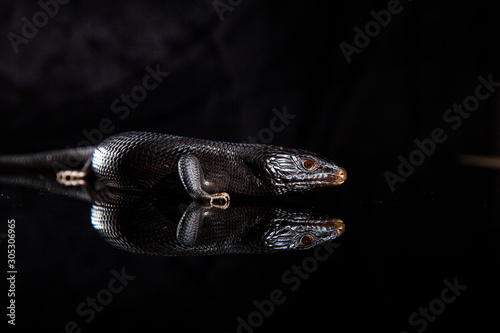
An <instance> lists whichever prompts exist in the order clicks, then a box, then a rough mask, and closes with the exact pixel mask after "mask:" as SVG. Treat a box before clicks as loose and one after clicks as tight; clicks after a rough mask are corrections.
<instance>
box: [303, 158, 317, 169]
mask: <svg viewBox="0 0 500 333" xmlns="http://www.w3.org/2000/svg"><path fill="white" fill-rule="evenodd" d="M302 165H303V166H304V168H305V169H306V170H313V169H315V168H316V163H314V161H313V160H303V161H302Z"/></svg>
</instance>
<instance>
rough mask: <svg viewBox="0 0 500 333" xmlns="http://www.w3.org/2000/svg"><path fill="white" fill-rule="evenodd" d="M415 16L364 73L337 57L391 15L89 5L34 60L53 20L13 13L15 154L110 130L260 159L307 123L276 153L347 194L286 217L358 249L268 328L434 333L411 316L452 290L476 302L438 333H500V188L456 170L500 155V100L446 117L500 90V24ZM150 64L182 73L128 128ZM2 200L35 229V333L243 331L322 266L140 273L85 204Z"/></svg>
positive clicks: (6, 18) (390, 35) (38, 198)
mask: <svg viewBox="0 0 500 333" xmlns="http://www.w3.org/2000/svg"><path fill="white" fill-rule="evenodd" d="M401 5H402V7H403V10H402V12H401V13H400V14H397V15H394V16H392V19H391V22H390V24H389V25H388V26H387V27H385V28H382V29H381V32H380V33H379V34H378V35H376V36H375V37H373V38H371V41H370V43H369V45H368V46H367V47H365V48H363V49H362V50H361V52H360V53H359V54H354V55H353V56H352V62H350V63H348V62H347V61H346V59H345V57H344V55H343V54H342V51H341V49H340V47H339V44H340V43H341V42H347V43H350V44H352V43H353V40H354V38H355V32H354V30H353V28H354V27H356V26H358V27H360V28H362V29H363V28H364V26H365V25H366V23H368V22H369V21H371V20H373V17H372V15H371V14H370V11H371V10H375V11H379V10H382V9H385V8H387V1H345V2H334V3H330V2H326V1H323V2H321V1H312V2H304V1H273V2H270V1H255V0H243V1H242V2H241V4H239V5H237V6H235V7H234V9H233V11H232V12H229V11H228V12H225V13H224V20H223V21H221V20H220V18H219V16H218V15H217V12H216V10H215V9H214V7H213V5H212V2H211V1H106V2H99V1H76V0H73V1H71V2H70V3H69V4H67V5H64V6H60V8H59V12H58V13H57V14H56V15H55V16H54V17H53V18H50V20H49V22H48V23H47V24H46V26H44V27H42V28H40V30H39V32H38V33H37V35H36V36H34V37H33V38H31V39H29V41H28V43H27V44H21V45H19V52H18V53H16V52H15V51H14V49H13V47H12V45H11V43H10V42H9V39H8V37H7V36H8V34H9V33H11V32H13V33H16V34H18V35H21V31H22V27H23V22H22V21H21V18H22V17H23V16H26V17H28V18H29V19H30V21H32V20H31V18H32V16H33V14H34V13H36V12H37V11H39V10H40V7H39V5H37V4H36V3H35V2H32V1H2V2H1V6H0V110H1V111H0V114H1V115H2V121H1V124H0V130H1V133H2V134H1V138H2V140H0V152H1V153H2V154H7V153H22V152H35V151H42V150H50V149H57V148H64V147H66V146H67V145H69V146H76V145H78V144H79V143H81V142H82V140H85V139H86V138H85V135H84V134H83V131H84V130H86V131H91V130H94V129H97V128H99V123H100V121H101V120H102V119H103V118H109V119H110V120H111V122H112V124H113V126H114V129H113V131H112V132H111V133H108V134H106V136H107V135H111V134H113V133H119V132H124V131H128V130H144V131H156V132H163V133H169V134H176V135H183V136H191V137H198V138H206V139H214V140H223V141H233V142H242V141H247V140H248V138H249V136H257V135H258V133H259V132H260V131H262V129H263V128H269V127H270V121H271V119H272V118H273V116H274V113H273V111H272V110H273V108H277V109H278V110H283V108H284V107H286V110H287V112H288V113H291V114H294V115H296V117H295V118H294V119H292V120H290V123H289V124H288V125H287V126H286V127H285V128H284V130H283V131H281V132H278V133H274V135H273V138H272V141H271V142H270V143H272V144H275V145H282V146H287V147H294V148H306V149H310V150H313V151H315V152H318V153H320V154H322V155H324V156H328V157H330V158H332V159H333V160H334V161H336V162H338V164H339V165H341V166H343V167H345V168H346V170H347V172H348V176H349V179H348V181H347V182H346V183H345V184H343V185H342V186H341V187H339V188H335V189H332V190H328V191H325V192H319V193H314V194H311V195H304V196H295V197H292V198H290V199H288V200H291V201H295V202H297V203H300V204H302V205H305V206H312V207H313V208H315V209H319V210H322V211H325V212H327V213H329V214H331V215H336V216H338V217H340V218H342V219H343V220H344V222H345V223H346V233H345V234H344V235H343V236H342V237H341V238H340V239H339V240H338V241H336V242H337V243H338V244H340V246H339V247H338V249H336V250H335V252H334V253H333V254H332V256H331V257H330V258H329V259H328V261H325V262H322V263H320V265H319V267H318V269H317V270H316V271H315V272H314V273H312V274H311V276H310V278H308V279H307V280H304V281H303V282H302V284H301V286H300V288H299V289H298V290H297V291H294V292H287V294H286V297H287V301H286V302H285V303H284V304H282V305H279V306H277V308H276V310H275V312H274V314H273V315H272V316H270V317H269V318H266V319H265V321H264V323H263V324H262V325H261V326H260V327H258V328H256V329H255V330H256V331H260V332H267V331H271V330H276V329H280V330H290V331H303V330H307V329H311V330H320V329H324V330H325V331H337V332H344V331H345V332H350V331H360V330H362V329H363V330H368V329H370V330H371V329H380V330H384V331H387V332H389V331H392V332H401V331H405V330H406V331H408V332H416V331H417V330H416V328H419V327H420V326H418V327H412V326H411V325H410V323H409V322H408V317H409V316H410V315H411V314H412V313H413V312H415V311H418V309H419V307H421V306H422V307H425V306H428V305H429V303H430V302H431V301H432V300H434V299H436V298H439V297H440V295H441V291H442V290H443V288H444V287H445V285H444V283H443V280H444V279H448V280H450V281H453V279H454V278H457V279H458V281H459V283H460V284H464V285H467V286H468V287H467V289H466V290H465V291H463V293H462V295H460V296H459V297H458V298H457V300H456V301H455V302H453V303H452V304H450V305H447V306H446V308H445V311H444V312H443V314H441V315H439V316H438V318H437V319H436V320H435V321H434V322H432V323H429V325H428V327H427V329H426V331H429V332H431V331H439V332H443V331H450V330H452V329H456V328H464V327H466V328H470V329H472V328H473V329H477V330H479V329H483V330H485V329H489V328H493V327H496V325H494V324H495V322H496V320H495V318H496V315H497V313H498V305H497V303H498V296H499V295H498V281H499V280H498V278H499V276H498V266H499V265H498V260H499V254H500V248H499V245H498V244H499V241H500V229H499V225H498V220H499V219H498V217H499V213H498V202H499V201H498V200H499V196H498V190H499V177H498V171H495V170H488V169H483V168H476V167H470V166H464V165H461V164H460V163H458V158H459V156H460V154H475V155H498V154H499V153H500V136H499V130H500V123H499V121H500V117H499V113H498V106H499V105H498V104H499V96H500V95H499V94H498V92H497V93H495V94H492V96H491V97H490V98H488V99H487V100H486V101H484V102H481V104H480V106H479V108H478V110H477V111H475V112H474V113H472V114H471V116H470V117H469V118H467V119H465V120H464V121H463V123H462V125H461V126H460V127H459V128H458V129H457V130H453V129H451V127H450V125H449V124H446V123H445V122H444V121H443V114H444V113H445V111H446V110H447V109H448V108H450V107H452V106H453V104H455V103H462V102H463V101H464V99H465V98H466V97H467V96H469V95H473V94H474V92H475V88H476V86H477V85H478V83H479V81H478V79H477V78H478V76H480V75H482V76H483V77H488V75H490V74H491V75H492V76H493V80H495V81H500V71H499V67H498V59H499V54H498V50H497V49H498V48H497V44H498V32H499V29H498V23H497V22H498V17H499V14H500V12H499V7H500V6H499V4H498V3H497V2H495V1H475V2H472V1H423V0H420V1H417V0H414V1H402V2H401ZM147 66H150V67H152V68H155V67H156V66H159V68H161V70H162V71H164V72H169V73H170V75H169V76H168V77H166V78H165V79H164V81H163V82H162V83H161V84H160V85H159V86H158V87H157V88H156V89H154V90H153V91H150V92H149V93H148V95H147V97H146V98H145V100H144V101H142V102H140V103H139V105H138V106H137V107H136V108H133V109H131V110H130V114H129V116H128V117H126V118H125V119H120V118H119V117H118V116H119V114H117V113H114V112H113V110H112V107H111V105H112V103H113V101H114V100H115V99H117V98H120V95H121V94H123V93H125V94H127V93H130V91H131V90H132V89H133V88H134V87H135V86H137V85H141V84H142V80H143V77H144V76H145V75H146V74H147V71H146V69H145V68H146V67H147ZM437 127H441V128H443V129H444V130H445V133H446V135H447V136H448V140H447V141H446V142H445V143H444V144H440V145H437V147H436V150H435V153H434V154H432V155H431V156H429V157H427V158H426V160H425V162H424V163H423V165H421V166H419V167H418V168H416V171H415V172H414V173H413V174H412V175H411V176H409V177H408V179H407V180H406V181H405V182H404V183H398V184H397V185H396V190H395V191H394V192H392V191H391V190H390V187H389V185H388V184H387V182H386V180H385V178H384V173H385V172H386V171H391V172H394V173H397V169H398V165H399V160H398V156H399V155H402V156H403V157H405V158H407V157H408V155H409V154H410V153H411V152H412V151H413V150H414V149H415V148H416V146H415V143H414V140H415V139H419V140H423V139H425V138H429V137H430V133H431V132H432V130H433V129H435V128H437ZM0 194H1V195H2V196H1V207H2V211H1V215H2V220H3V223H2V230H1V231H0V232H2V233H5V232H6V229H7V227H6V223H5V222H6V220H7V219H11V218H14V219H16V224H17V226H16V228H17V234H16V235H17V247H18V254H17V261H18V266H19V268H18V270H19V272H20V273H19V275H18V284H17V288H18V294H17V296H16V301H17V302H18V308H17V325H16V329H18V330H20V329H21V328H23V327H25V328H37V329H38V330H40V331H50V332H60V331H62V330H63V329H64V325H65V323H66V322H68V321H71V320H75V321H76V322H78V323H79V324H81V325H80V327H81V329H82V331H88V332H93V331H102V330H104V329H113V330H116V331H136V330H138V329H145V328H151V329H153V328H157V329H158V330H159V329H162V330H167V331H181V332H182V331H208V332H226V331H227V332H234V331H236V329H237V326H238V322H237V317H238V316H242V317H247V316H248V314H249V313H250V312H252V311H254V310H255V307H254V305H253V304H252V302H253V300H259V301H260V300H264V299H267V298H268V297H269V293H270V292H271V291H272V290H273V289H276V288H279V289H283V290H288V289H287V288H288V286H287V285H286V284H284V283H283V281H282V280H281V276H282V274H283V273H284V272H285V271H286V270H288V269H290V267H291V266H292V265H294V264H300V263H301V262H302V260H303V259H304V258H307V257H309V256H311V255H312V253H313V252H312V251H305V252H291V253H280V254H270V255H225V256H218V257H191V258H160V257H147V256H139V255H133V254H130V253H127V252H124V251H120V250H117V249H115V248H113V247H111V246H110V245H109V244H107V243H105V242H104V241H103V240H102V239H100V238H99V237H98V235H97V234H96V233H95V231H94V230H93V228H92V226H91V224H90V222H89V207H90V206H89V205H88V204H87V203H82V202H78V201H75V200H72V199H70V198H64V197H57V196H51V195H48V194H44V193H43V192H41V191H33V190H26V189H19V188H16V187H12V186H2V190H1V191H0ZM1 248H2V251H3V252H4V253H6V252H5V251H6V247H5V242H4V241H2V244H1ZM2 256H3V257H4V258H6V255H2ZM122 267H126V270H127V272H129V273H130V274H132V275H135V276H136V278H135V280H134V281H132V282H131V283H130V285H129V286H127V288H126V289H125V290H124V291H123V292H122V293H120V294H119V295H117V296H116V297H115V298H114V299H113V301H112V303H111V304H110V305H108V306H107V307H106V308H105V309H104V311H103V312H101V313H99V314H98V315H97V317H96V319H95V320H94V321H93V322H92V323H90V324H84V323H83V321H82V318H81V317H78V315H76V313H75V308H76V306H77V305H78V304H79V303H81V302H83V301H85V299H86V298H87V297H88V296H95V294H96V293H97V292H98V291H99V290H100V289H102V288H104V287H105V286H106V285H107V283H108V281H109V279H110V278H111V276H112V275H111V273H110V272H111V270H112V269H116V270H120V269H121V268H122ZM3 293H4V292H3V291H2V294H3ZM2 308H3V305H2ZM4 311H5V310H4ZM2 317H4V321H6V317H5V316H4V315H2ZM493 325H494V326H493Z"/></svg>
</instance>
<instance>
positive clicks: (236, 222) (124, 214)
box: [91, 192, 345, 256]
mask: <svg viewBox="0 0 500 333" xmlns="http://www.w3.org/2000/svg"><path fill="white" fill-rule="evenodd" d="M184 209H185V208H184V207H182V209H181V207H180V206H179V205H177V204H175V203H174V201H173V200H172V199H171V198H168V199H166V200H163V199H158V198H155V200H153V198H152V197H147V196H139V195H137V196H133V195H131V194H130V193H118V192H116V193H111V192H108V193H105V194H104V195H102V196H101V197H100V198H99V199H98V200H96V201H95V202H94V204H93V206H92V210H91V218H92V225H93V226H94V228H95V229H96V230H97V231H98V233H99V234H100V235H101V236H102V237H103V238H104V239H106V241H107V242H109V243H110V244H112V245H113V246H115V247H117V248H119V249H122V250H126V251H129V252H134V253H141V254H149V255H162V256H194V255H217V254H228V253H270V252H277V251H289V250H304V249H310V248H312V247H314V246H317V245H319V244H322V243H324V242H328V241H331V240H333V239H336V238H337V237H339V236H340V235H342V234H343V233H344V230H345V225H344V223H343V222H342V221H341V220H339V219H335V218H329V217H325V216H322V215H319V214H316V213H312V212H307V211H303V210H297V209H294V208H292V207H285V206H282V207H276V206H264V205H232V206H231V207H230V208H229V209H226V210H221V209H213V208H212V209H211V208H207V207H206V206H203V205H200V204H198V203H196V202H193V203H192V204H191V205H190V206H189V207H188V208H187V210H193V211H194V212H195V214H193V215H196V216H198V218H195V219H192V220H190V221H183V218H184V217H185V215H186V214H184V215H183V216H182V210H184ZM180 216H182V218H181V219H180ZM179 219H180V220H181V221H180V222H179ZM186 222H187V223H186ZM186 239H188V241H186Z"/></svg>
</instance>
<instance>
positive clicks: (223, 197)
mask: <svg viewBox="0 0 500 333" xmlns="http://www.w3.org/2000/svg"><path fill="white" fill-rule="evenodd" d="M178 169H179V176H180V178H181V181H182V184H183V185H184V187H185V188H186V190H187V191H188V193H189V195H190V196H191V197H192V198H193V199H195V200H196V199H201V200H203V201H206V202H209V203H210V205H211V206H213V207H217V208H221V209H226V208H228V207H229V199H230V198H229V194H228V193H226V192H221V193H213V194H209V193H207V192H206V191H205V190H204V189H203V188H202V184H203V183H204V182H205V177H204V176H203V170H202V168H201V165H200V161H198V159H197V158H196V157H195V156H193V155H183V156H181V158H180V159H179V163H178ZM220 202H222V204H221V203H220Z"/></svg>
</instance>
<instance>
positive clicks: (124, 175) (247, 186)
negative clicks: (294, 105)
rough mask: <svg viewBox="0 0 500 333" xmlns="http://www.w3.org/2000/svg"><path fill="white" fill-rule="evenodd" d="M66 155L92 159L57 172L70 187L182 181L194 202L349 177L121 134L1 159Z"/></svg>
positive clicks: (263, 148) (258, 148) (270, 153)
mask: <svg viewBox="0 0 500 333" xmlns="http://www.w3.org/2000/svg"><path fill="white" fill-rule="evenodd" d="M91 153H92V154H91ZM65 154H66V155H68V156H70V155H71V158H72V159H73V160H78V159H79V158H80V161H79V162H80V165H83V164H85V163H84V161H85V159H88V163H87V164H86V167H84V169H83V170H81V171H77V170H76V169H77V168H75V167H73V168H69V169H71V170H66V171H59V173H58V175H59V177H60V179H61V181H62V182H65V181H66V183H68V184H71V185H78V184H79V182H78V181H79V180H80V179H81V178H84V177H85V176H87V175H88V173H89V172H90V171H93V173H94V174H95V175H96V176H97V178H98V179H99V180H100V181H101V182H102V183H104V184H105V185H107V186H110V187H114V188H118V189H124V190H147V189H153V188H157V187H162V186H167V184H170V183H171V182H172V180H175V179H177V180H178V179H179V176H180V178H181V180H182V183H183V185H184V186H185V188H186V189H187V190H188V192H189V194H190V195H191V196H192V197H193V198H195V199H202V200H207V201H211V200H213V199H221V200H223V201H224V200H227V203H228V202H229V194H233V193H234V194H241V195H249V196H277V195H284V194H289V193H294V192H308V191H313V190H317V189H321V188H325V187H331V186H335V185H340V184H342V183H343V182H344V181H345V179H346V177H347V176H346V172H345V170H344V169H342V168H340V167H338V166H337V165H336V164H335V163H333V162H332V161H330V160H328V159H325V158H322V157H320V156H318V155H317V154H315V153H312V152H309V151H306V150H297V149H288V148H282V147H276V146H269V145H263V144H246V143H227V142H216V141H209V140H202V139H193V138H186V137H180V136H172V135H166V134H157V133H148V132H128V133H123V134H118V135H115V136H112V137H110V138H108V139H106V140H105V141H103V142H102V143H101V144H99V145H98V146H97V147H95V149H89V148H85V149H84V148H81V149H80V150H78V151H77V150H66V151H54V152H48V153H39V154H36V155H24V156H17V157H16V156H10V157H3V158H0V164H8V165H9V164H10V165H11V166H15V165H18V166H22V165H23V164H25V165H24V166H26V164H30V163H31V164H32V165H36V166H38V167H40V166H45V167H48V168H54V165H69V164H70V163H68V161H67V159H66V160H64V156H65ZM90 155H91V156H90ZM30 156H31V157H30ZM63 169H64V168H63Z"/></svg>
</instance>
